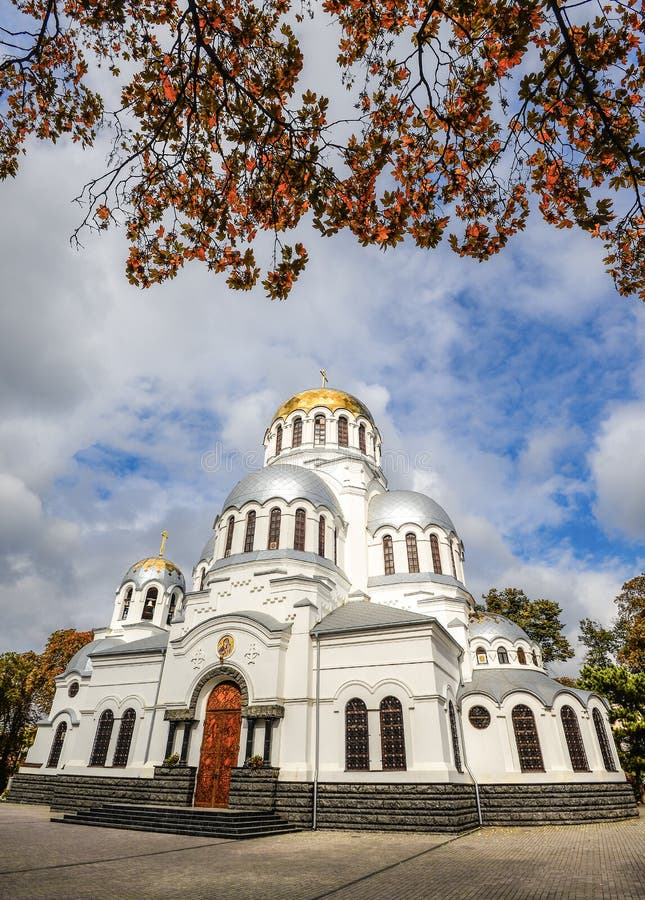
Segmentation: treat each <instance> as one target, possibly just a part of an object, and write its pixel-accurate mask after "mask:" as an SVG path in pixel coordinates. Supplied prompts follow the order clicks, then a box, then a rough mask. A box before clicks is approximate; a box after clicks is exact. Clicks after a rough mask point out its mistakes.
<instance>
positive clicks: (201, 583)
mask: <svg viewBox="0 0 645 900" xmlns="http://www.w3.org/2000/svg"><path fill="white" fill-rule="evenodd" d="M205 581H206V569H205V568H204V569H202V571H201V573H200V576H199V589H200V591H203V590H204V582H205Z"/></svg>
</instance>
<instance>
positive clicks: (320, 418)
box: [314, 413, 327, 447]
mask: <svg viewBox="0 0 645 900" xmlns="http://www.w3.org/2000/svg"><path fill="white" fill-rule="evenodd" d="M326 443H327V419H326V418H325V416H324V415H323V414H322V413H318V415H317V416H315V417H314V444H315V445H316V446H319V447H322V446H324V445H325V444H326Z"/></svg>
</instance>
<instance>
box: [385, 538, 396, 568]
mask: <svg viewBox="0 0 645 900" xmlns="http://www.w3.org/2000/svg"><path fill="white" fill-rule="evenodd" d="M383 570H384V572H385V574H386V575H394V573H395V569H394V544H393V543H392V535H391V534H386V535H385V536H384V538H383Z"/></svg>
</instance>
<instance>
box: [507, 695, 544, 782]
mask: <svg viewBox="0 0 645 900" xmlns="http://www.w3.org/2000/svg"><path fill="white" fill-rule="evenodd" d="M511 715H512V719H513V731H514V732H515V743H516V744H517V754H518V756H519V758H520V769H521V770H522V772H544V762H543V761H542V750H541V749H540V739H539V738H538V733H537V728H536V727H535V717H534V715H533V713H532V711H531V710H530V709H529V707H528V706H524V704H522V703H520V704H519V705H518V706H514V707H513V712H512V714H511Z"/></svg>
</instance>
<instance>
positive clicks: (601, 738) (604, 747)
mask: <svg viewBox="0 0 645 900" xmlns="http://www.w3.org/2000/svg"><path fill="white" fill-rule="evenodd" d="M592 717H593V723H594V726H595V728H596V735H597V736H598V743H599V744H600V752H601V753H602V761H603V764H604V766H605V769H606V770H607V771H608V772H616V771H617V769H616V763H615V762H614V755H613V753H612V752H611V747H610V745H609V738H608V737H607V730H606V728H605V723H604V722H603V720H602V715H601V714H600V710H598V709H594V711H593V714H592Z"/></svg>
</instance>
